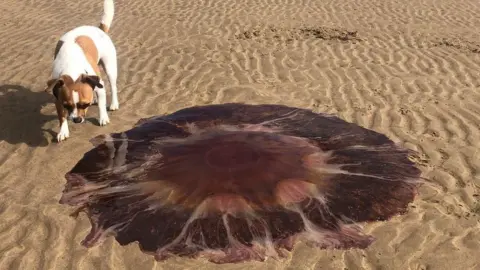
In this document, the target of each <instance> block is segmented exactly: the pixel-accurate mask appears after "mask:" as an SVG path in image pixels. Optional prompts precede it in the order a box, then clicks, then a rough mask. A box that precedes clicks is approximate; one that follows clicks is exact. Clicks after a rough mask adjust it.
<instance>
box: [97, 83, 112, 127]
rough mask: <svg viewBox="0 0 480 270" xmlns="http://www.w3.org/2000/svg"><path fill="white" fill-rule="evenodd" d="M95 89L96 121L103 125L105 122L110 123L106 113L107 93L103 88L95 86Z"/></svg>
mask: <svg viewBox="0 0 480 270" xmlns="http://www.w3.org/2000/svg"><path fill="white" fill-rule="evenodd" d="M95 91H96V93H97V102H98V113H99V118H98V122H99V124H100V126H105V125H106V124H108V123H110V118H109V117H108V113H107V93H106V91H105V88H98V87H96V88H95Z"/></svg>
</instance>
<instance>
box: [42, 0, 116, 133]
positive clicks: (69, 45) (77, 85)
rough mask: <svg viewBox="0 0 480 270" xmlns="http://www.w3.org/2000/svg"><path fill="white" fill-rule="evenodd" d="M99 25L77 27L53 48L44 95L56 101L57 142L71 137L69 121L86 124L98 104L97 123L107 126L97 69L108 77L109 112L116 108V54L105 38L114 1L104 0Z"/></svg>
mask: <svg viewBox="0 0 480 270" xmlns="http://www.w3.org/2000/svg"><path fill="white" fill-rule="evenodd" d="M103 6H104V7H103V8H104V10H103V16H102V20H101V23H100V25H99V26H98V27H96V26H80V27H77V28H75V29H73V30H71V31H69V32H67V33H65V34H64V35H63V36H62V37H61V38H60V40H59V41H58V43H57V46H56V47H55V56H54V61H53V70H52V78H51V79H50V80H48V82H47V88H46V89H45V91H46V92H52V93H53V95H54V96H55V98H56V101H55V106H56V108H57V115H58V120H59V122H60V131H59V133H58V135H57V140H58V142H61V141H63V140H65V139H66V138H68V137H69V136H70V132H69V130H68V120H67V116H68V118H70V119H71V120H72V121H73V122H74V123H83V122H85V117H86V114H87V110H88V107H89V106H90V105H92V104H93V103H94V102H95V101H96V102H97V104H98V110H99V119H98V121H99V123H100V125H101V126H104V125H106V124H108V123H110V119H109V117H108V113H107V96H106V92H105V88H104V83H103V80H102V78H101V77H100V69H99V65H101V66H102V67H103V69H104V71H105V73H106V74H107V77H108V81H109V83H110V89H111V94H112V100H111V103H110V110H112V111H113V110H117V109H118V108H119V104H118V96H117V52H116V49H115V46H114V44H113V42H112V40H111V39H110V37H109V36H108V30H109V28H110V26H111V23H112V20H113V14H114V6H113V0H104V4H103Z"/></svg>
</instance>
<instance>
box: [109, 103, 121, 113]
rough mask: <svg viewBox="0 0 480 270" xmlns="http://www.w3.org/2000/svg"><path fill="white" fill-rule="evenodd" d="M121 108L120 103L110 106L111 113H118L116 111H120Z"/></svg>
mask: <svg viewBox="0 0 480 270" xmlns="http://www.w3.org/2000/svg"><path fill="white" fill-rule="evenodd" d="M119 107H120V106H119V105H118V101H117V102H112V103H111V104H110V111H116V110H118V108H119Z"/></svg>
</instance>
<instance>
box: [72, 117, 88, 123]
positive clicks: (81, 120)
mask: <svg viewBox="0 0 480 270" xmlns="http://www.w3.org/2000/svg"><path fill="white" fill-rule="evenodd" d="M72 121H73V122H74V123H75V124H80V123H83V122H85V119H84V118H83V117H74V118H73V119H72Z"/></svg>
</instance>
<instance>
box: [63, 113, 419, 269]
mask: <svg viewBox="0 0 480 270" xmlns="http://www.w3.org/2000/svg"><path fill="white" fill-rule="evenodd" d="M92 142H93V144H94V148H93V149H92V150H90V151H88V152H87V153H85V155H84V156H83V158H82V159H81V160H80V161H79V162H78V163H77V164H76V165H75V166H74V167H73V168H72V170H71V171H70V172H68V173H67V174H66V179H67V183H66V185H65V188H64V191H63V195H62V198H61V200H60V203H62V204H68V205H72V206H77V207H78V209H79V211H82V212H85V213H86V214H87V216H88V217H89V219H90V222H91V224H92V229H91V232H90V233H89V234H88V235H87V236H86V237H85V240H84V241H83V242H82V243H83V245H85V246H88V247H90V246H93V245H96V244H98V243H100V242H101V240H103V239H105V238H106V237H108V236H109V235H113V236H114V237H115V238H116V240H117V241H118V242H119V243H120V244H121V245H127V244H130V243H132V242H138V244H139V246H140V249H141V250H142V251H144V252H145V253H147V254H154V255H155V258H156V259H157V260H164V259H166V258H169V257H170V256H186V257H204V258H206V259H207V260H209V261H212V262H215V263H229V262H239V261H247V260H259V261H263V260H265V259H267V258H269V257H273V258H281V257H284V256H287V255H288V252H286V251H290V250H292V249H293V247H294V245H295V243H297V242H299V241H306V242H307V243H309V244H312V245H314V246H316V247H319V248H366V247H368V246H369V245H370V244H371V243H372V242H373V241H374V238H373V237H372V236H370V235H366V234H364V233H363V232H362V230H361V228H360V227H359V226H358V225H359V224H360V223H363V222H368V221H376V220H386V219H388V218H390V217H392V216H393V215H396V214H402V213H404V212H405V211H406V209H407V206H408V204H409V203H410V202H411V201H413V199H414V196H415V194H416V189H417V184H418V180H419V177H420V170H419V169H418V168H417V167H416V166H415V164H414V163H413V162H411V161H410V160H409V154H410V152H411V151H409V150H407V149H404V148H402V147H400V146H398V145H396V144H395V143H393V142H392V141H391V140H390V139H388V138H387V137H386V136H384V135H382V134H379V133H377V132H374V131H372V130H368V129H365V128H362V127H360V126H357V125H354V124H352V123H348V122H345V121H343V120H341V119H339V118H337V117H334V116H331V115H326V114H318V113H314V112H312V111H309V110H305V109H298V108H291V107H287V106H281V105H246V104H221V105H209V106H199V107H192V108H186V109H182V110H180V111H177V112H174V113H172V114H169V115H164V116H156V117H151V118H148V119H141V120H140V121H139V122H138V123H137V124H136V125H135V126H134V127H133V128H132V129H130V130H127V131H124V132H121V133H114V134H108V135H102V136H98V137H96V138H94V139H93V140H92Z"/></svg>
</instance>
